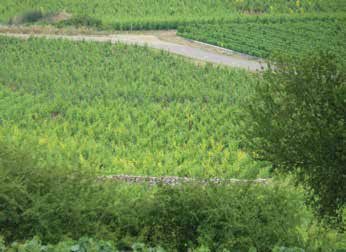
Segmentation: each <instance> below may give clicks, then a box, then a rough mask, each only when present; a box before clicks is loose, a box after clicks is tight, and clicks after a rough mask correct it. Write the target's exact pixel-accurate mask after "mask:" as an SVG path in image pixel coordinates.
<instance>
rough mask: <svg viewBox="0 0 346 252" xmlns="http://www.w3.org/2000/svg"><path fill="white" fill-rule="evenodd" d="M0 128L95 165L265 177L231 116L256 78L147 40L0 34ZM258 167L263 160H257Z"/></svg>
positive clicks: (42, 149)
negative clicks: (174, 52)
mask: <svg viewBox="0 0 346 252" xmlns="http://www.w3.org/2000/svg"><path fill="white" fill-rule="evenodd" d="M0 58H1V59H2V62H1V65H0V83H2V85H1V86H0V118H1V124H0V135H1V136H2V138H3V139H4V140H5V141H7V142H8V143H11V144H14V145H17V146H31V148H32V150H33V153H36V154H37V155H38V156H41V157H42V162H43V163H44V162H46V163H53V164H58V165H60V166H61V167H80V168H88V167H93V168H95V169H98V170H99V172H100V173H102V174H107V173H108V174H109V173H112V174H129V175H177V176H196V177H224V178H229V177H238V178H255V177H258V176H259V177H264V176H265V174H266V169H265V168H263V167H265V164H261V163H256V162H254V161H252V160H251V159H250V158H249V157H248V156H247V155H246V154H245V153H243V152H242V151H241V150H240V149H239V147H238V145H239V140H238V135H239V132H237V128H236V127H235V126H234V125H232V123H231V121H232V119H233V118H234V114H235V113H236V111H237V109H239V106H238V104H239V102H240V101H241V99H242V98H243V97H244V96H245V95H246V94H247V93H249V90H251V85H252V84H253V83H254V82H255V81H256V79H255V76H254V75H253V74H250V73H247V72H245V71H242V70H233V69H223V68H216V67H214V66H211V65H207V66H205V67H198V66H196V65H195V64H193V63H190V62H188V61H186V60H184V59H181V58H177V57H174V56H172V55H170V54H168V53H165V52H156V51H153V50H151V49H149V48H146V47H139V46H129V45H124V44H116V45H113V44H111V43H96V42H72V41H61V40H46V39H37V38H35V39H34V38H32V39H29V40H21V39H15V38H7V37H1V36H0ZM261 167H262V168H263V169H262V168H261Z"/></svg>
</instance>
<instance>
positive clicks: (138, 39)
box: [0, 27, 264, 71]
mask: <svg viewBox="0 0 346 252" xmlns="http://www.w3.org/2000/svg"><path fill="white" fill-rule="evenodd" d="M20 32H21V33H18V31H17V30H15V29H4V28H3V27H2V29H0V35H5V36H11V37H18V38H23V39H27V38H29V37H30V36H35V37H45V38H49V39H69V40H73V41H81V40H86V41H97V42H109V41H110V42H111V43H118V42H121V43H126V44H137V45H140V46H145V45H146V46H148V47H151V48H155V49H160V50H165V51H168V52H171V53H174V54H178V55H182V56H185V57H188V58H191V59H194V60H197V61H202V62H210V63H214V64H220V65H226V66H231V67H238V68H243V69H246V70H250V71H256V70H261V69H263V68H264V63H263V61H261V60H260V59H258V58H254V57H251V56H248V55H244V54H241V53H236V52H233V51H231V50H227V49H223V48H216V47H214V46H211V45H206V44H201V43H199V42H194V41H191V40H187V39H184V38H181V37H178V36H176V32H175V31H161V32H160V31H153V32H150V31H148V32H142V33H125V34H96V35H95V34H94V35H89V34H78V35H76V34H73V35H66V34H47V33H36V32H35V33H23V32H22V31H20Z"/></svg>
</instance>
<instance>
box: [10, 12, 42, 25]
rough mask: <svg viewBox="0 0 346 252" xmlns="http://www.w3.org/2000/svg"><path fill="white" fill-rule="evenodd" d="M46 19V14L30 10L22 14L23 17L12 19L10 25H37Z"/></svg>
mask: <svg viewBox="0 0 346 252" xmlns="http://www.w3.org/2000/svg"><path fill="white" fill-rule="evenodd" d="M44 17H45V14H44V13H43V11H41V10H30V11H27V12H24V13H22V14H21V15H18V16H15V17H13V18H10V20H9V24H11V25H12V24H24V23H35V22H37V21H39V20H41V19H43V18H44Z"/></svg>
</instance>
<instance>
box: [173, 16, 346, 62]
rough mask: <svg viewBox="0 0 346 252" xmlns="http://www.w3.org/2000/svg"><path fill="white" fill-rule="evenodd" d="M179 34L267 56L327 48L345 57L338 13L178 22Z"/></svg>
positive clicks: (343, 23) (345, 28)
mask: <svg viewBox="0 0 346 252" xmlns="http://www.w3.org/2000/svg"><path fill="white" fill-rule="evenodd" d="M179 35H181V36H184V37H187V38H190V39H193V40H198V41H203V42H206V43H209V44H213V45H217V46H221V47H225V48H229V49H232V50H234V51H238V52H242V53H246V54H250V55H254V56H258V57H262V58H268V57H270V56H271V55H272V54H289V55H299V54H301V53H307V52H310V51H314V50H322V49H324V50H329V51H332V52H334V53H335V54H338V55H339V56H340V58H341V59H345V58H346V43H345V41H346V19H345V16H344V15H340V16H333V15H331V16H325V17H324V18H322V17H321V16H319V17H317V16H307V17H306V19H304V16H303V17H300V18H286V19H285V18H281V19H279V18H278V17H275V16H274V17H272V18H270V17H269V18H260V19H258V20H251V19H247V20H244V19H240V20H239V21H237V20H235V21H232V22H219V23H214V24H194V25H187V26H181V27H180V29H179Z"/></svg>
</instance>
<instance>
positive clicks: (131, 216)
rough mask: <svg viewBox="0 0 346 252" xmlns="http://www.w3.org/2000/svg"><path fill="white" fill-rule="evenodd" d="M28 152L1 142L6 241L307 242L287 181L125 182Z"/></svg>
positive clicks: (126, 245)
mask: <svg viewBox="0 0 346 252" xmlns="http://www.w3.org/2000/svg"><path fill="white" fill-rule="evenodd" d="M26 153H27V154H26ZM30 156H32V154H30V152H22V151H18V150H13V149H12V148H10V147H8V146H4V145H1V144H0V236H3V237H4V238H5V241H6V242H7V243H12V242H14V241H23V240H26V239H31V238H32V237H34V236H38V237H40V238H41V239H42V242H43V243H44V244H47V243H53V244H56V243H58V242H59V241H62V240H66V238H69V239H73V240H78V239H79V238H80V237H92V238H94V239H99V240H111V241H113V242H115V244H116V248H117V249H120V250H130V249H131V248H132V245H133V244H134V243H138V242H139V243H143V244H146V245H148V246H151V247H156V246H162V247H164V248H166V249H168V250H169V251H187V250H188V248H197V247H206V248H210V249H211V250H212V251H219V250H223V249H228V250H230V251H247V250H248V249H249V248H251V247H255V248H256V249H257V251H270V250H271V248H272V247H274V246H276V245H278V246H288V247H289V246H299V247H304V246H305V244H307V243H306V241H305V240H306V238H305V237H304V236H305V235H304V234H303V233H302V232H301V231H300V230H303V229H306V226H304V224H302V223H306V222H309V220H310V219H309V215H307V212H306V210H304V207H303V201H302V200H301V197H300V193H298V192H296V191H293V190H292V189H290V187H287V186H284V185H282V186H280V187H279V186H275V185H271V186H269V185H268V186H263V185H257V186H255V185H252V186H250V185H247V186H241V185H233V186H212V185H209V186H201V185H185V186H172V187H169V186H158V187H148V186H145V185H124V184H121V183H116V182H106V181H102V182H101V181H100V180H98V179H96V178H95V177H94V175H93V174H92V173H89V172H83V173H82V172H80V171H78V172H77V171H73V170H64V169H62V168H59V167H40V166H39V165H38V163H37V162H36V161H35V160H32V159H31V158H30ZM316 237H317V236H315V237H314V238H316Z"/></svg>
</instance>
